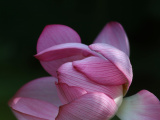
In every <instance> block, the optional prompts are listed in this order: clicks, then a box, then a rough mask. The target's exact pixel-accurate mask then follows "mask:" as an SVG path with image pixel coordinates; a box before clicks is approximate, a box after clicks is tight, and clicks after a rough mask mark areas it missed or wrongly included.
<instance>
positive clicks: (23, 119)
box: [12, 109, 46, 120]
mask: <svg viewBox="0 0 160 120" xmlns="http://www.w3.org/2000/svg"><path fill="white" fill-rule="evenodd" d="M12 112H13V113H14V115H15V116H16V118H17V119H18V120H46V119H43V118H39V117H35V116H32V115H28V114H24V113H21V112H19V111H16V110H13V109H12Z"/></svg>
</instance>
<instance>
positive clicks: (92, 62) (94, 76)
mask: <svg viewBox="0 0 160 120" xmlns="http://www.w3.org/2000/svg"><path fill="white" fill-rule="evenodd" d="M73 66H74V67H75V68H76V69H77V70H78V71H80V72H82V73H83V74H85V75H86V76H87V77H88V78H89V79H90V80H93V81H95V82H97V83H99V84H102V85H122V84H124V83H126V82H127V80H126V77H125V76H124V74H123V73H122V72H121V71H120V70H119V69H118V68H117V67H116V66H115V65H114V64H113V63H112V62H110V61H109V60H107V59H106V60H105V59H102V58H100V57H94V56H91V57H87V58H85V59H83V60H79V61H74V62H73Z"/></svg>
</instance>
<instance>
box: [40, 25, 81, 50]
mask: <svg viewBox="0 0 160 120" xmlns="http://www.w3.org/2000/svg"><path fill="white" fill-rule="evenodd" d="M64 43H81V38H80V37H79V35H78V33H77V32H76V31H75V30H73V29H72V28H70V27H68V26H65V25H58V24H55V25H47V26H46V27H45V28H44V29H43V31H42V33H41V35H40V37H39V39H38V43H37V53H39V52H41V51H43V50H45V49H47V48H49V47H51V46H54V45H58V44H64Z"/></svg>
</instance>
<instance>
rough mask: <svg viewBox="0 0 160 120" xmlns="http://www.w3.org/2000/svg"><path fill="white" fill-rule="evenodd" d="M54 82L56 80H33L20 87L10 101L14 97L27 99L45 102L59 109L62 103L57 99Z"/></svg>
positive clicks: (45, 78)
mask: <svg viewBox="0 0 160 120" xmlns="http://www.w3.org/2000/svg"><path fill="white" fill-rule="evenodd" d="M55 82H57V79H56V78H54V77H42V78H38V79H35V80H33V81H31V82H29V83H27V84H25V85H24V86H23V87H21V88H20V89H19V90H18V92H17V93H16V94H15V95H14V97H13V98H12V99H11V101H12V100H13V99H15V98H16V97H27V98H34V99H38V100H42V101H46V102H49V103H51V104H53V105H56V106H58V107H59V106H60V105H62V103H61V101H60V100H59V98H58V95H57V88H56V86H55Z"/></svg>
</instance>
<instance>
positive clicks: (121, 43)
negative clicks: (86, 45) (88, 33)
mask: <svg viewBox="0 0 160 120" xmlns="http://www.w3.org/2000/svg"><path fill="white" fill-rule="evenodd" d="M94 43H107V44H109V45H112V46H114V47H116V48H118V49H119V50H121V51H123V52H125V53H126V54H127V55H128V56H129V42H128V38H127V35H126V33H125V31H124V29H123V27H122V26H121V24H120V23H118V22H110V23H108V24H107V25H106V26H105V27H104V28H103V30H102V31H101V32H100V34H99V35H98V36H97V38H96V40H95V41H94Z"/></svg>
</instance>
